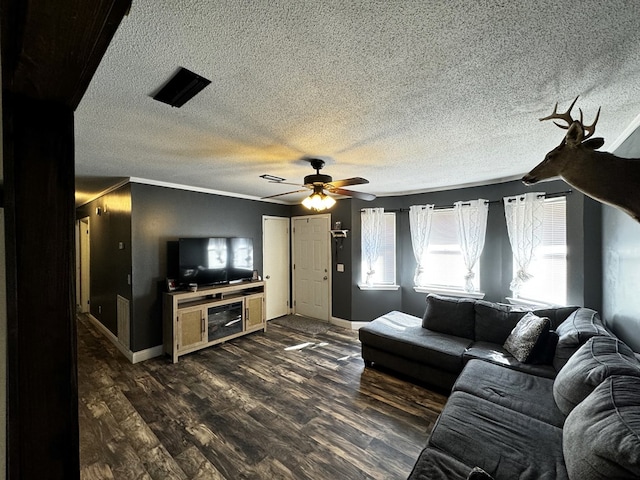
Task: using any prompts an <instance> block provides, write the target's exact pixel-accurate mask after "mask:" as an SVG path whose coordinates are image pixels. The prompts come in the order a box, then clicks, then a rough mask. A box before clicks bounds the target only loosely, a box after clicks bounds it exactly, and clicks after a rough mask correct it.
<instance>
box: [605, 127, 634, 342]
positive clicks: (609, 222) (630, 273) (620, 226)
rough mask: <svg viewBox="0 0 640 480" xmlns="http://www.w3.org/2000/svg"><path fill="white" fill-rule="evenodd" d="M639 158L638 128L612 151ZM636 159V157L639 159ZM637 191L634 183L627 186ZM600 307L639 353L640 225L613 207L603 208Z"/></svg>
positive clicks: (620, 333)
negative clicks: (601, 302)
mask: <svg viewBox="0 0 640 480" xmlns="http://www.w3.org/2000/svg"><path fill="white" fill-rule="evenodd" d="M615 154H616V155H618V156H620V157H625V158H640V129H637V130H636V131H635V132H634V133H633V134H632V135H631V136H629V137H628V138H627V140H626V141H625V142H624V143H623V144H622V145H621V146H620V147H619V148H618V149H616V151H615ZM639 161H640V160H639ZM630 188H633V189H635V191H634V192H633V194H635V195H637V194H638V191H637V189H638V185H633V186H630ZM602 219H603V220H602V221H603V228H602V250H603V272H604V275H603V309H602V314H603V317H604V319H605V321H606V322H607V324H608V325H609V327H611V329H612V330H613V331H614V332H615V333H616V334H617V335H618V336H619V337H620V338H621V339H622V340H624V341H625V342H626V343H627V344H629V346H630V347H632V348H633V349H634V350H635V351H636V352H640V224H639V223H638V222H636V221H635V220H633V219H632V218H631V217H630V216H629V215H627V214H625V213H623V212H622V211H620V210H618V209H615V208H613V207H609V206H604V207H603V215H602Z"/></svg>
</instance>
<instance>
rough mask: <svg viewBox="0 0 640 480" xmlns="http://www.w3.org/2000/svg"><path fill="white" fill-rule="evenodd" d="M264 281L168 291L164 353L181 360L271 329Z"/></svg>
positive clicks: (164, 323)
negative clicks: (193, 289)
mask: <svg viewBox="0 0 640 480" xmlns="http://www.w3.org/2000/svg"><path fill="white" fill-rule="evenodd" d="M264 290H265V284H264V282H262V281H260V282H242V283H234V284H228V285H218V286H213V287H200V288H198V290H197V291H195V292H191V291H180V292H166V293H164V295H163V302H162V316H163V335H164V351H165V353H167V354H169V355H170V356H171V358H172V360H173V363H176V362H177V361H178V357H179V356H181V355H185V354H187V353H191V352H195V351H196V350H200V349H202V348H205V347H209V346H211V345H216V344H218V343H222V342H226V341H227V340H231V339H232V338H236V337H240V336H242V335H246V334H247V333H251V332H256V331H258V330H263V331H266V330H267V322H266V321H265V308H264Z"/></svg>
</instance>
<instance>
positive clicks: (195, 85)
mask: <svg viewBox="0 0 640 480" xmlns="http://www.w3.org/2000/svg"><path fill="white" fill-rule="evenodd" d="M210 83H211V80H207V79H206V78H204V77H201V76H200V75H198V74H197V73H193V72H191V71H189V70H187V69H186V68H183V67H180V70H178V71H177V72H176V74H175V75H174V76H173V77H171V78H170V79H169V81H168V82H167V83H166V84H165V85H164V87H162V88H161V89H160V90H158V92H157V93H156V94H155V95H154V96H153V98H154V99H155V100H158V101H159V102H163V103H167V104H169V105H171V106H172V107H178V108H179V107H181V106H182V105H184V104H185V103H187V102H188V101H189V100H191V99H192V98H193V97H194V96H196V95H197V94H198V92H200V90H202V89H203V88H204V87H206V86H207V85H209V84H210Z"/></svg>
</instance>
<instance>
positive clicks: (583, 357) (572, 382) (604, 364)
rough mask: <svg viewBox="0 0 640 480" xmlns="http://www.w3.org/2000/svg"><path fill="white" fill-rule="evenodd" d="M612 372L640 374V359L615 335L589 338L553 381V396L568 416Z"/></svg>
mask: <svg viewBox="0 0 640 480" xmlns="http://www.w3.org/2000/svg"><path fill="white" fill-rule="evenodd" d="M612 375H631V376H634V377H640V361H638V359H637V358H636V357H635V355H634V353H633V350H631V348H629V347H628V346H627V345H625V344H624V343H623V342H622V341H620V340H618V339H617V338H615V337H605V336H596V337H592V338H590V339H589V340H588V341H587V343H585V344H584V345H582V346H581V347H580V348H579V349H578V351H576V353H574V354H573V356H572V357H571V358H570V359H569V361H568V362H567V363H566V365H565V366H564V367H563V368H562V370H560V371H559V372H558V376H557V377H556V379H555V380H554V381H553V398H554V399H555V401H556V404H557V405H558V408H559V409H560V410H561V411H562V413H564V414H565V415H568V414H569V413H570V412H571V410H573V409H574V408H575V407H576V405H578V404H579V403H580V402H582V401H583V400H584V399H585V398H586V397H587V396H588V395H589V394H590V393H591V392H592V391H593V390H594V389H595V388H596V387H597V386H598V385H600V384H601V383H602V382H603V381H604V380H605V379H606V378H607V377H610V376H612Z"/></svg>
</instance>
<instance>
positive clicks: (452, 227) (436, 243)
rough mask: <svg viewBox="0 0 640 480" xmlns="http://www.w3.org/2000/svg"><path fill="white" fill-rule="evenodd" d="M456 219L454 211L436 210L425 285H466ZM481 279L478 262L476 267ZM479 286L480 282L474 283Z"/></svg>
mask: <svg viewBox="0 0 640 480" xmlns="http://www.w3.org/2000/svg"><path fill="white" fill-rule="evenodd" d="M457 228H458V227H457V218H456V215H455V212H454V210H453V209H452V208H451V209H442V210H435V211H434V212H433V219H432V221H431V234H430V236H429V247H428V248H427V254H426V259H425V272H424V279H425V284H427V285H432V286H439V287H453V288H463V287H464V284H465V275H466V274H467V268H466V267H465V264H464V260H463V257H462V251H461V249H460V243H459V241H458V230H457ZM473 271H474V273H475V278H476V279H477V278H478V265H477V264H476V265H475V266H474V268H473ZM475 288H476V289H477V285H475Z"/></svg>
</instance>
